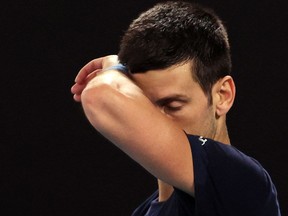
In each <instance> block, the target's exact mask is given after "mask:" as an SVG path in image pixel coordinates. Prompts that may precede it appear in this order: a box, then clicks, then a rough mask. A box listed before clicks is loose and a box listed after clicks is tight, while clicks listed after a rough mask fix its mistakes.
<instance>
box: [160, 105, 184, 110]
mask: <svg viewBox="0 0 288 216" xmlns="http://www.w3.org/2000/svg"><path fill="white" fill-rule="evenodd" d="M163 107H164V109H165V108H166V109H168V110H169V111H172V112H175V111H179V110H180V109H181V108H182V106H176V107H174V106H169V105H168V104H164V105H163Z"/></svg>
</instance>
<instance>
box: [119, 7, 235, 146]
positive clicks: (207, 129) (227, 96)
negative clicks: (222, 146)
mask: <svg viewBox="0 0 288 216" xmlns="http://www.w3.org/2000/svg"><path fill="white" fill-rule="evenodd" d="M118 56H119V60H120V62H121V63H122V64H125V65H126V66H127V67H128V69H129V70H130V72H131V73H132V76H131V77H132V79H133V80H134V81H135V83H136V84H137V85H138V86H140V88H141V89H142V90H143V91H144V93H145V94H146V96H147V97H148V98H149V99H150V100H151V102H152V103H154V104H155V105H156V106H157V107H158V108H160V110H161V111H162V112H163V113H164V114H166V115H167V116H168V117H169V118H171V119H172V120H173V121H174V122H175V123H177V124H178V125H179V126H180V127H181V128H182V129H183V130H184V131H186V133H190V134H197V135H201V136H205V137H208V138H212V139H215V140H218V141H221V142H224V143H225V142H226V143H228V142H229V137H228V133H227V130H226V113H227V112H228V110H229V109H230V107H231V106H232V104H233V101H234V96H235V86H234V82H233V79H232V78H231V77H230V76H229V74H230V70H231V59H230V48H229V43H228V39H227V33H226V30H225V28H224V26H223V25H222V23H221V21H220V20H219V18H218V17H217V16H216V15H215V14H214V13H213V12H211V11H209V10H206V9H203V8H201V7H200V6H197V5H194V4H191V3H187V2H182V1H176V2H170V1H169V2H166V3H162V4H157V5H156V6H154V7H153V8H152V9H150V10H148V11H146V12H144V13H142V14H141V15H140V16H139V17H138V18H137V19H136V20H134V21H133V22H132V24H131V25H130V27H129V28H128V30H127V31H126V33H125V35H124V36H123V39H122V42H121V45H120V51H119V54H118Z"/></svg>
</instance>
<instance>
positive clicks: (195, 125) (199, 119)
mask: <svg viewBox="0 0 288 216" xmlns="http://www.w3.org/2000/svg"><path fill="white" fill-rule="evenodd" d="M173 120H174V121H175V122H176V123H177V124H178V125H179V126H180V127H181V128H182V129H183V130H184V131H185V132H186V133H189V134H195V135H206V134H210V133H211V132H212V130H213V128H214V126H213V125H214V124H213V122H214V114H213V110H212V109H210V108H208V109H207V107H205V108H203V107H202V108H201V109H197V110H193V109H190V110H187V111H185V112H182V113H181V115H178V116H177V117H175V118H174V119H173Z"/></svg>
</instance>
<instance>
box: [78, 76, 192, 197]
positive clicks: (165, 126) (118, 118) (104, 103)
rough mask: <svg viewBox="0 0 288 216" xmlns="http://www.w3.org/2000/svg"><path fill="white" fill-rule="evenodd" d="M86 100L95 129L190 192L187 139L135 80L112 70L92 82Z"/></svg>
mask: <svg viewBox="0 0 288 216" xmlns="http://www.w3.org/2000/svg"><path fill="white" fill-rule="evenodd" d="M118 75H119V76H118ZM81 98H82V99H81V101H82V104H83V108H84V111H85V114H86V116H87V118H88V119H89V121H90V122H91V124H92V125H93V126H94V127H95V129H96V130H98V131H99V132H100V133H101V134H102V135H104V136H105V137H106V138H107V139H109V140H110V141H111V142H112V143H114V144H115V145H116V146H117V147H118V148H120V149H121V150H122V151H124V152H125V153H126V154H127V155H129V156H130V157H131V158H132V159H134V160H135V161H136V162H138V163H139V164H140V165H142V166H143V167H144V168H145V169H146V170H148V171H149V172H150V173H151V174H152V175H154V176H155V177H157V178H159V179H161V180H163V181H165V182H167V183H169V184H171V185H174V186H176V187H178V188H180V189H183V190H184V191H187V192H189V193H191V191H192V186H193V173H192V174H191V172H193V171H192V170H193V167H192V158H191V157H192V155H191V150H190V146H189V142H188V140H187V137H186V135H185V134H184V132H183V131H182V129H181V128H179V127H178V126H177V125H176V124H175V123H174V122H173V121H172V120H171V119H169V118H167V116H165V115H164V114H162V113H161V112H160V111H159V110H158V109H157V108H156V107H155V106H154V105H153V104H152V102H151V101H150V100H149V99H148V98H147V97H146V96H145V95H144V94H143V92H142V90H141V89H140V88H139V87H137V86H136V85H135V84H134V83H133V82H132V81H131V80H129V79H128V78H127V77H125V76H124V75H121V74H119V72H113V71H112V72H109V71H107V73H103V74H101V75H99V76H96V78H95V79H93V80H91V81H90V82H89V84H88V85H87V87H86V88H85V90H84V91H83V93H82V97H81ZM178 167H182V170H181V171H180V170H179V169H178Z"/></svg>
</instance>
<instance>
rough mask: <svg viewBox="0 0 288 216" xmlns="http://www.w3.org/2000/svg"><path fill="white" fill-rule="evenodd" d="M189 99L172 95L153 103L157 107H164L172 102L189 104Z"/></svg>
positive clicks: (179, 95) (184, 96) (181, 95)
mask: <svg viewBox="0 0 288 216" xmlns="http://www.w3.org/2000/svg"><path fill="white" fill-rule="evenodd" d="M190 100H191V99H190V98H188V97H187V96H186V95H183V94H173V95H168V96H166V97H163V98H160V99H158V100H156V101H155V103H156V104H157V105H164V104H168V103H171V102H172V101H179V102H183V103H187V102H189V101H190Z"/></svg>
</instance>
